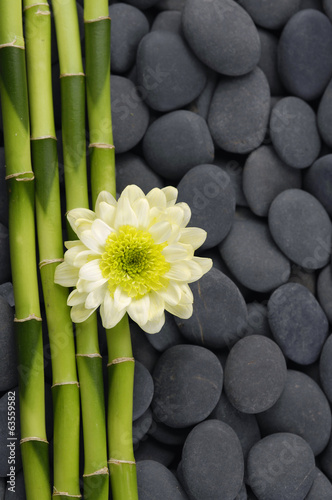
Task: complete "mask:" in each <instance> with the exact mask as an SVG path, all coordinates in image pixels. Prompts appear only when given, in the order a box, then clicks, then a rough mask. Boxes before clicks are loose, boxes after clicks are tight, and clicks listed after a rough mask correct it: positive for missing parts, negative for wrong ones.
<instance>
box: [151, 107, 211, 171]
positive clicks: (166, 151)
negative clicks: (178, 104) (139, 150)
mask: <svg viewBox="0 0 332 500" xmlns="http://www.w3.org/2000/svg"><path fill="white" fill-rule="evenodd" d="M143 153H144V157H145V159H146V161H147V162H148V164H149V165H150V167H151V168H152V169H153V170H154V171H155V172H156V173H157V174H159V175H161V176H162V177H164V178H166V179H180V178H181V177H182V176H183V175H184V174H186V173H187V172H188V171H189V170H190V169H191V168H192V167H194V166H196V165H200V164H203V163H210V162H212V161H213V159H214V146H213V141H212V138H211V134H210V132H209V129H208V126H207V124H206V121H205V120H204V119H203V118H202V117H200V116H198V115H197V114H196V113H192V112H191V111H185V110H179V111H173V112H171V113H166V114H164V115H163V116H161V117H159V118H157V119H156V120H155V121H154V122H153V123H152V124H151V125H150V126H149V128H148V129H147V131H146V134H145V136H144V139H143Z"/></svg>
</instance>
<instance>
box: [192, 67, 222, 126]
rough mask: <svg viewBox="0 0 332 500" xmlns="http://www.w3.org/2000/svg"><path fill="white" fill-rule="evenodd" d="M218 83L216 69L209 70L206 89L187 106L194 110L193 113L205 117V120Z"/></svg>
mask: <svg viewBox="0 0 332 500" xmlns="http://www.w3.org/2000/svg"><path fill="white" fill-rule="evenodd" d="M216 84H217V74H216V73H215V72H214V71H212V70H209V71H208V72H207V82H206V85H205V87H204V89H203V90H202V92H201V93H200V94H199V96H198V97H197V99H195V100H194V101H193V102H191V103H190V104H189V105H188V106H186V109H188V110H189V111H192V112H193V113H197V114H198V115H199V116H201V117H202V118H204V120H207V118H208V115H209V109H210V105H211V99H212V96H213V93H214V91H215V88H216Z"/></svg>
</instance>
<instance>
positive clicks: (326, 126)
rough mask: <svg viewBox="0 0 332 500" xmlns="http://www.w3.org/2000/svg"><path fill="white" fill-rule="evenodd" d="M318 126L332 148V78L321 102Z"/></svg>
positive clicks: (318, 112) (318, 111)
mask: <svg viewBox="0 0 332 500" xmlns="http://www.w3.org/2000/svg"><path fill="white" fill-rule="evenodd" d="M317 126H318V130H319V133H320V135H321V136H322V139H323V141H324V142H325V143H326V144H327V146H329V147H330V148H332V80H330V82H329V84H328V86H327V87H326V89H325V91H324V94H323V95H322V97H321V99H320V102H319V106H318V110H317Z"/></svg>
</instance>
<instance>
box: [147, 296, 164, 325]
mask: <svg viewBox="0 0 332 500" xmlns="http://www.w3.org/2000/svg"><path fill="white" fill-rule="evenodd" d="M149 299H150V308H149V319H148V321H151V320H153V319H155V318H158V317H160V316H161V315H162V314H163V312H164V309H165V302H164V299H163V297H162V296H161V295H160V294H159V292H150V293H149Z"/></svg>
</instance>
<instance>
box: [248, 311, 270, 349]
mask: <svg viewBox="0 0 332 500" xmlns="http://www.w3.org/2000/svg"><path fill="white" fill-rule="evenodd" d="M247 309H248V321H247V326H246V335H264V337H268V338H270V339H271V340H273V337H272V332H271V329H270V325H269V321H268V312H267V307H266V305H265V304H261V303H259V302H250V303H249V304H247Z"/></svg>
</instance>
